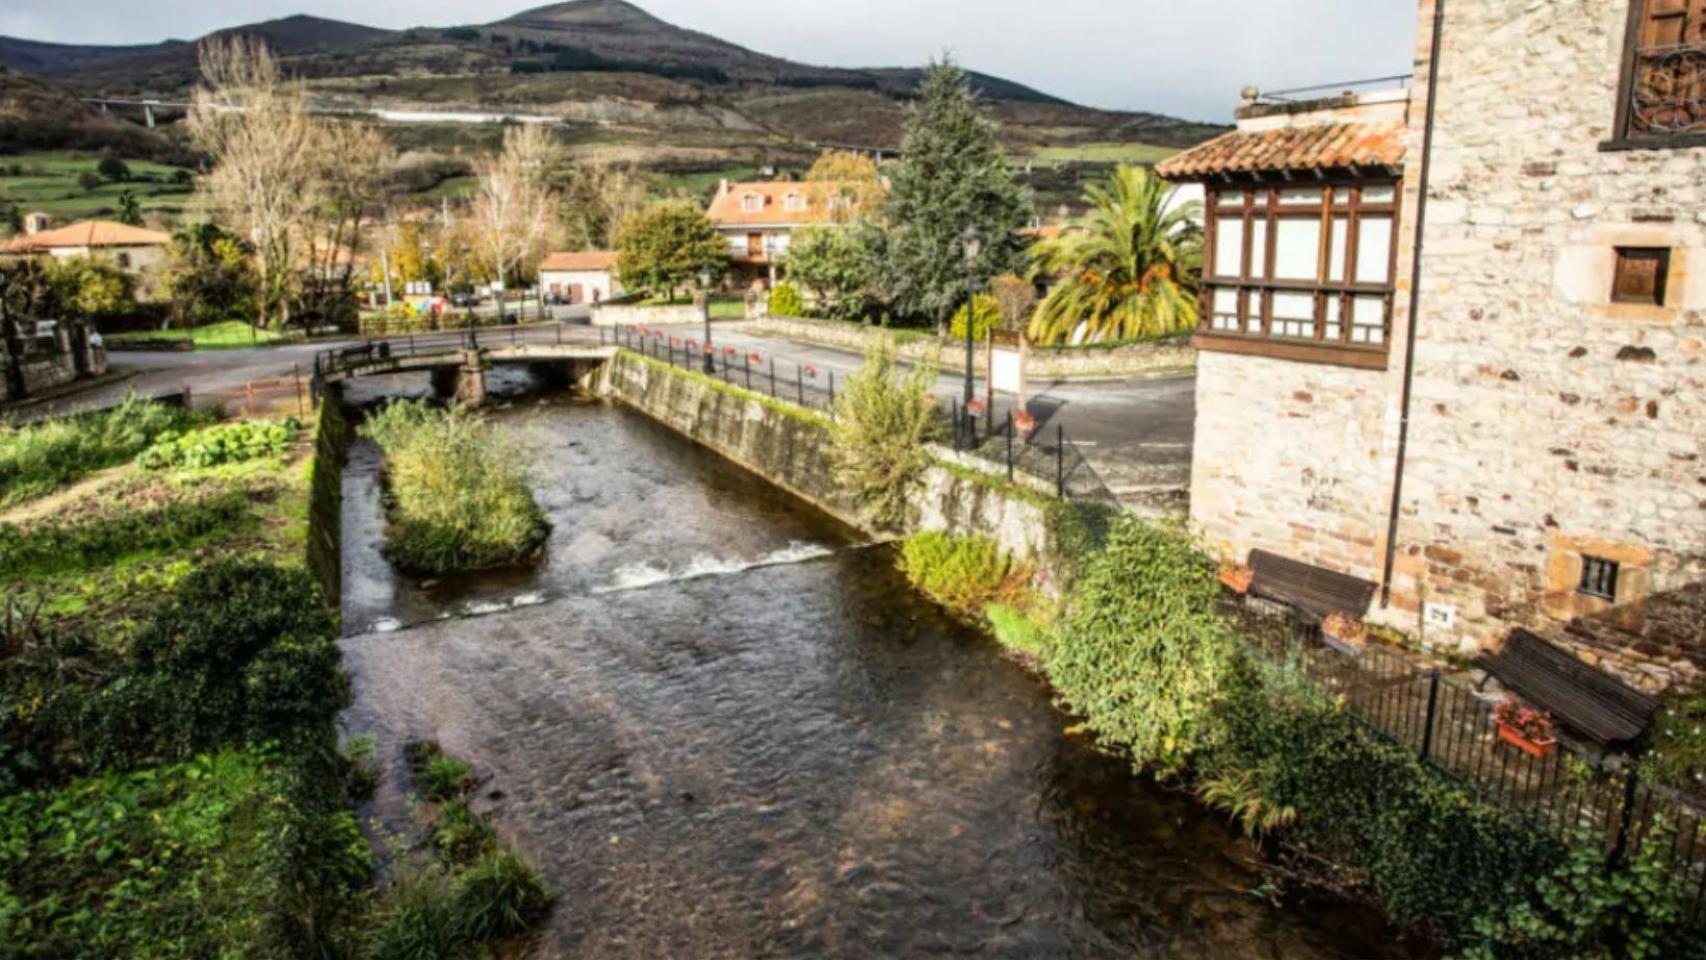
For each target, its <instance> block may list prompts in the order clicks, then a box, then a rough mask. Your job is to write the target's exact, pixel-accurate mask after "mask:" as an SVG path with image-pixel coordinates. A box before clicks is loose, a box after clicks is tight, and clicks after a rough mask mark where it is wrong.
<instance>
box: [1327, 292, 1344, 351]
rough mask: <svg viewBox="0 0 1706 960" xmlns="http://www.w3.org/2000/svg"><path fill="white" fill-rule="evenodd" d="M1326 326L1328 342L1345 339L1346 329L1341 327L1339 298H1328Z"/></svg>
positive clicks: (1331, 296)
mask: <svg viewBox="0 0 1706 960" xmlns="http://www.w3.org/2000/svg"><path fill="white" fill-rule="evenodd" d="M1325 325H1326V331H1325V333H1326V338H1327V339H1328V340H1343V339H1344V327H1342V326H1340V325H1339V298H1338V297H1336V296H1334V295H1331V294H1329V295H1328V296H1327V310H1326V321H1325Z"/></svg>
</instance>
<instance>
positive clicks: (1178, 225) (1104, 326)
mask: <svg viewBox="0 0 1706 960" xmlns="http://www.w3.org/2000/svg"><path fill="white" fill-rule="evenodd" d="M1084 199H1085V201H1086V202H1087V203H1088V204H1089V206H1090V212H1089V213H1088V214H1086V215H1085V216H1083V217H1082V218H1080V219H1078V220H1075V221H1073V222H1072V223H1071V224H1069V225H1068V226H1067V227H1066V229H1065V230H1063V231H1061V233H1060V235H1059V236H1057V237H1053V238H1050V239H1048V240H1043V241H1041V242H1039V243H1038V244H1037V245H1036V247H1035V248H1033V250H1032V254H1031V258H1032V264H1033V266H1032V269H1033V271H1035V272H1036V273H1038V274H1044V275H1049V276H1058V277H1060V278H1061V280H1060V283H1059V284H1058V285H1057V286H1056V287H1055V288H1054V290H1053V291H1051V292H1050V293H1049V295H1048V296H1047V297H1046V298H1044V300H1043V302H1042V303H1041V304H1040V305H1039V306H1038V307H1037V311H1036V313H1035V314H1034V315H1033V316H1032V318H1031V328H1030V333H1031V339H1032V340H1034V341H1036V342H1037V343H1059V342H1061V341H1064V340H1069V339H1082V340H1087V341H1095V340H1124V339H1130V338H1133V337H1148V336H1160V335H1164V334H1169V333H1175V332H1177V331H1180V330H1189V329H1191V328H1193V327H1195V326H1196V325H1197V318H1198V315H1199V313H1200V311H1199V310H1198V304H1197V290H1198V283H1199V278H1200V277H1201V274H1202V256H1203V242H1202V230H1201V228H1199V227H1198V226H1197V220H1198V218H1199V217H1200V215H1201V204H1199V203H1196V202H1195V201H1192V202H1190V203H1175V202H1174V198H1173V188H1172V187H1171V186H1169V185H1168V184H1167V182H1166V181H1164V180H1162V179H1161V178H1160V177H1157V176H1155V175H1154V174H1152V173H1150V172H1149V171H1147V170H1144V169H1142V168H1141V167H1131V166H1126V165H1124V164H1121V165H1120V166H1119V167H1118V168H1117V169H1116V170H1115V171H1114V172H1113V174H1112V175H1111V176H1109V178H1108V181H1107V183H1105V184H1092V185H1091V186H1089V187H1087V188H1085V190H1084Z"/></svg>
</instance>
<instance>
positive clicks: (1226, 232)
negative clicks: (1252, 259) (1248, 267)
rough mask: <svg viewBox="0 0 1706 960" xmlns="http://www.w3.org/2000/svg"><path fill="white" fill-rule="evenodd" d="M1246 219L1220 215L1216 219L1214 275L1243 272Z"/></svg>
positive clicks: (1234, 275)
mask: <svg viewBox="0 0 1706 960" xmlns="http://www.w3.org/2000/svg"><path fill="white" fill-rule="evenodd" d="M1243 256H1244V221H1243V220H1241V219H1239V218H1237V217H1220V218H1218V219H1216V220H1215V221H1214V275H1215V276H1217V277H1236V276H1241V275H1242V272H1243V262H1244V261H1243Z"/></svg>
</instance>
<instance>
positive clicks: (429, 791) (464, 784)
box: [404, 740, 474, 801]
mask: <svg viewBox="0 0 1706 960" xmlns="http://www.w3.org/2000/svg"><path fill="white" fill-rule="evenodd" d="M404 758H405V759H406V760H407V761H408V764H409V777H410V778H411V779H412V780H414V783H415V788H416V789H418V790H420V792H421V795H422V796H424V797H426V798H427V799H428V800H440V801H442V800H450V799H452V798H455V797H459V796H462V795H464V794H466V793H467V792H468V791H469V790H472V789H473V788H474V768H473V767H470V766H469V765H468V762H467V761H466V760H463V759H461V758H460V757H456V756H453V755H451V754H448V753H445V752H444V748H442V747H440V746H439V745H438V744H436V743H434V742H432V741H431V740H417V741H415V742H413V743H411V744H409V745H408V746H407V747H406V748H405V749H404Z"/></svg>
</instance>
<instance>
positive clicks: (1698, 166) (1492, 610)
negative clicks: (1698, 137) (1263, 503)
mask: <svg viewBox="0 0 1706 960" xmlns="http://www.w3.org/2000/svg"><path fill="white" fill-rule="evenodd" d="M1627 12H1628V7H1627V4H1626V3H1624V2H1611V0H1591V2H1576V3H1570V4H1534V3H1527V2H1521V0H1454V2H1453V3H1451V4H1449V5H1448V6H1447V19H1446V33H1445V37H1446V41H1445V45H1444V47H1443V49H1442V62H1441V70H1440V78H1439V83H1440V87H1439V107H1438V112H1437V122H1436V131H1435V143H1434V166H1433V171H1432V182H1431V189H1430V195H1429V204H1428V210H1427V229H1426V234H1425V236H1424V237H1423V254H1422V265H1423V274H1422V280H1421V286H1420V288H1419V292H1418V298H1419V302H1420V314H1419V320H1418V326H1417V331H1418V340H1417V347H1416V355H1415V396H1414V403H1413V405H1412V408H1411V415H1412V428H1411V434H1410V447H1409V451H1410V452H1409V458H1410V460H1409V465H1408V468H1407V470H1406V473H1405V478H1404V483H1405V488H1404V497H1403V522H1402V525H1401V527H1400V531H1399V543H1400V547H1401V564H1400V567H1399V571H1398V574H1399V575H1398V578H1397V579H1396V582H1395V587H1396V589H1397V592H1398V600H1399V603H1400V604H1401V605H1402V606H1403V607H1405V608H1407V609H1414V608H1416V607H1418V606H1420V605H1421V604H1423V603H1433V604H1437V605H1440V606H1441V607H1447V608H1450V609H1451V610H1453V611H1455V613H1456V628H1455V631H1454V635H1455V639H1457V640H1458V641H1460V643H1461V644H1463V645H1464V646H1467V647H1475V646H1482V645H1485V644H1486V643H1488V642H1490V641H1492V640H1493V639H1494V638H1496V637H1498V636H1500V635H1501V634H1502V632H1503V630H1504V629H1505V628H1506V627H1508V626H1510V625H1512V624H1519V623H1520V624H1526V625H1529V626H1532V627H1535V628H1537V629H1540V630H1542V631H1543V632H1545V633H1546V634H1547V635H1548V636H1552V637H1554V638H1558V639H1567V638H1568V635H1569V631H1568V630H1566V629H1564V627H1565V625H1566V624H1568V623H1569V622H1570V621H1571V620H1573V619H1575V618H1598V619H1601V620H1603V619H1605V618H1606V617H1607V616H1608V615H1609V616H1610V618H1611V619H1613V620H1618V621H1621V624H1622V626H1623V627H1624V628H1626V630H1627V631H1628V636H1629V638H1630V639H1629V642H1630V643H1631V644H1632V645H1639V644H1642V643H1645V642H1647V641H1646V640H1645V639H1644V637H1643V635H1644V634H1645V633H1646V632H1647V630H1648V626H1649V625H1648V624H1646V623H1645V622H1644V621H1645V619H1646V618H1645V617H1644V615H1643V607H1642V604H1641V603H1640V601H1641V600H1643V599H1644V598H1646V597H1648V596H1652V595H1655V594H1661V593H1667V592H1671V591H1676V590H1679V589H1682V588H1683V587H1684V586H1686V585H1688V584H1690V583H1697V582H1699V581H1701V580H1702V579H1706V206H1703V204H1706V148H1701V147H1694V148H1688V149H1670V150H1612V151H1607V150H1602V149H1601V148H1600V145H1601V143H1602V142H1604V141H1607V140H1611V139H1613V136H1614V131H1613V129H1612V127H1613V123H1614V117H1615V112H1616V106H1617V100H1618V97H1619V91H1618V74H1619V68H1620V63H1621V60H1622V55H1623V40H1624V30H1625V25H1626V21H1627ZM1431 18H1432V4H1431V2H1429V3H1424V5H1423V10H1422V18H1421V20H1420V23H1419V25H1418V32H1419V33H1420V34H1421V36H1422V38H1423V44H1424V50H1423V54H1424V55H1425V53H1426V51H1425V44H1426V42H1427V39H1428V31H1429V28H1430V24H1431ZM1424 79H1425V78H1424ZM1425 92H1426V90H1425V84H1424V85H1423V87H1422V88H1421V89H1419V90H1418V92H1417V101H1418V103H1419V102H1420V101H1421V100H1422V99H1423V97H1424V95H1425ZM1421 134H1422V129H1421V124H1420V123H1419V122H1413V123H1412V124H1411V131H1410V153H1411V156H1412V157H1413V158H1414V157H1417V156H1419V154H1420V150H1421ZM1617 246H1658V247H1668V248H1670V249H1671V250H1672V263H1671V273H1670V278H1669V279H1670V283H1669V295H1668V302H1667V304H1666V306H1664V307H1654V306H1647V307H1636V306H1628V305H1615V304H1612V303H1611V302H1610V293H1611V269H1612V263H1613V260H1614V248H1615V247H1617ZM1584 554H1591V555H1594V556H1600V557H1606V558H1608V559H1613V560H1616V561H1618V562H1619V563H1620V564H1621V565H1622V566H1621V574H1620V577H1619V583H1618V604H1617V609H1616V610H1610V609H1608V608H1609V607H1610V605H1609V604H1607V603H1605V602H1604V601H1600V600H1594V599H1591V598H1588V597H1585V596H1583V595H1581V594H1579V593H1578V591H1577V589H1576V588H1577V585H1578V582H1579V578H1580V573H1581V568H1582V556H1583V555H1584Z"/></svg>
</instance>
